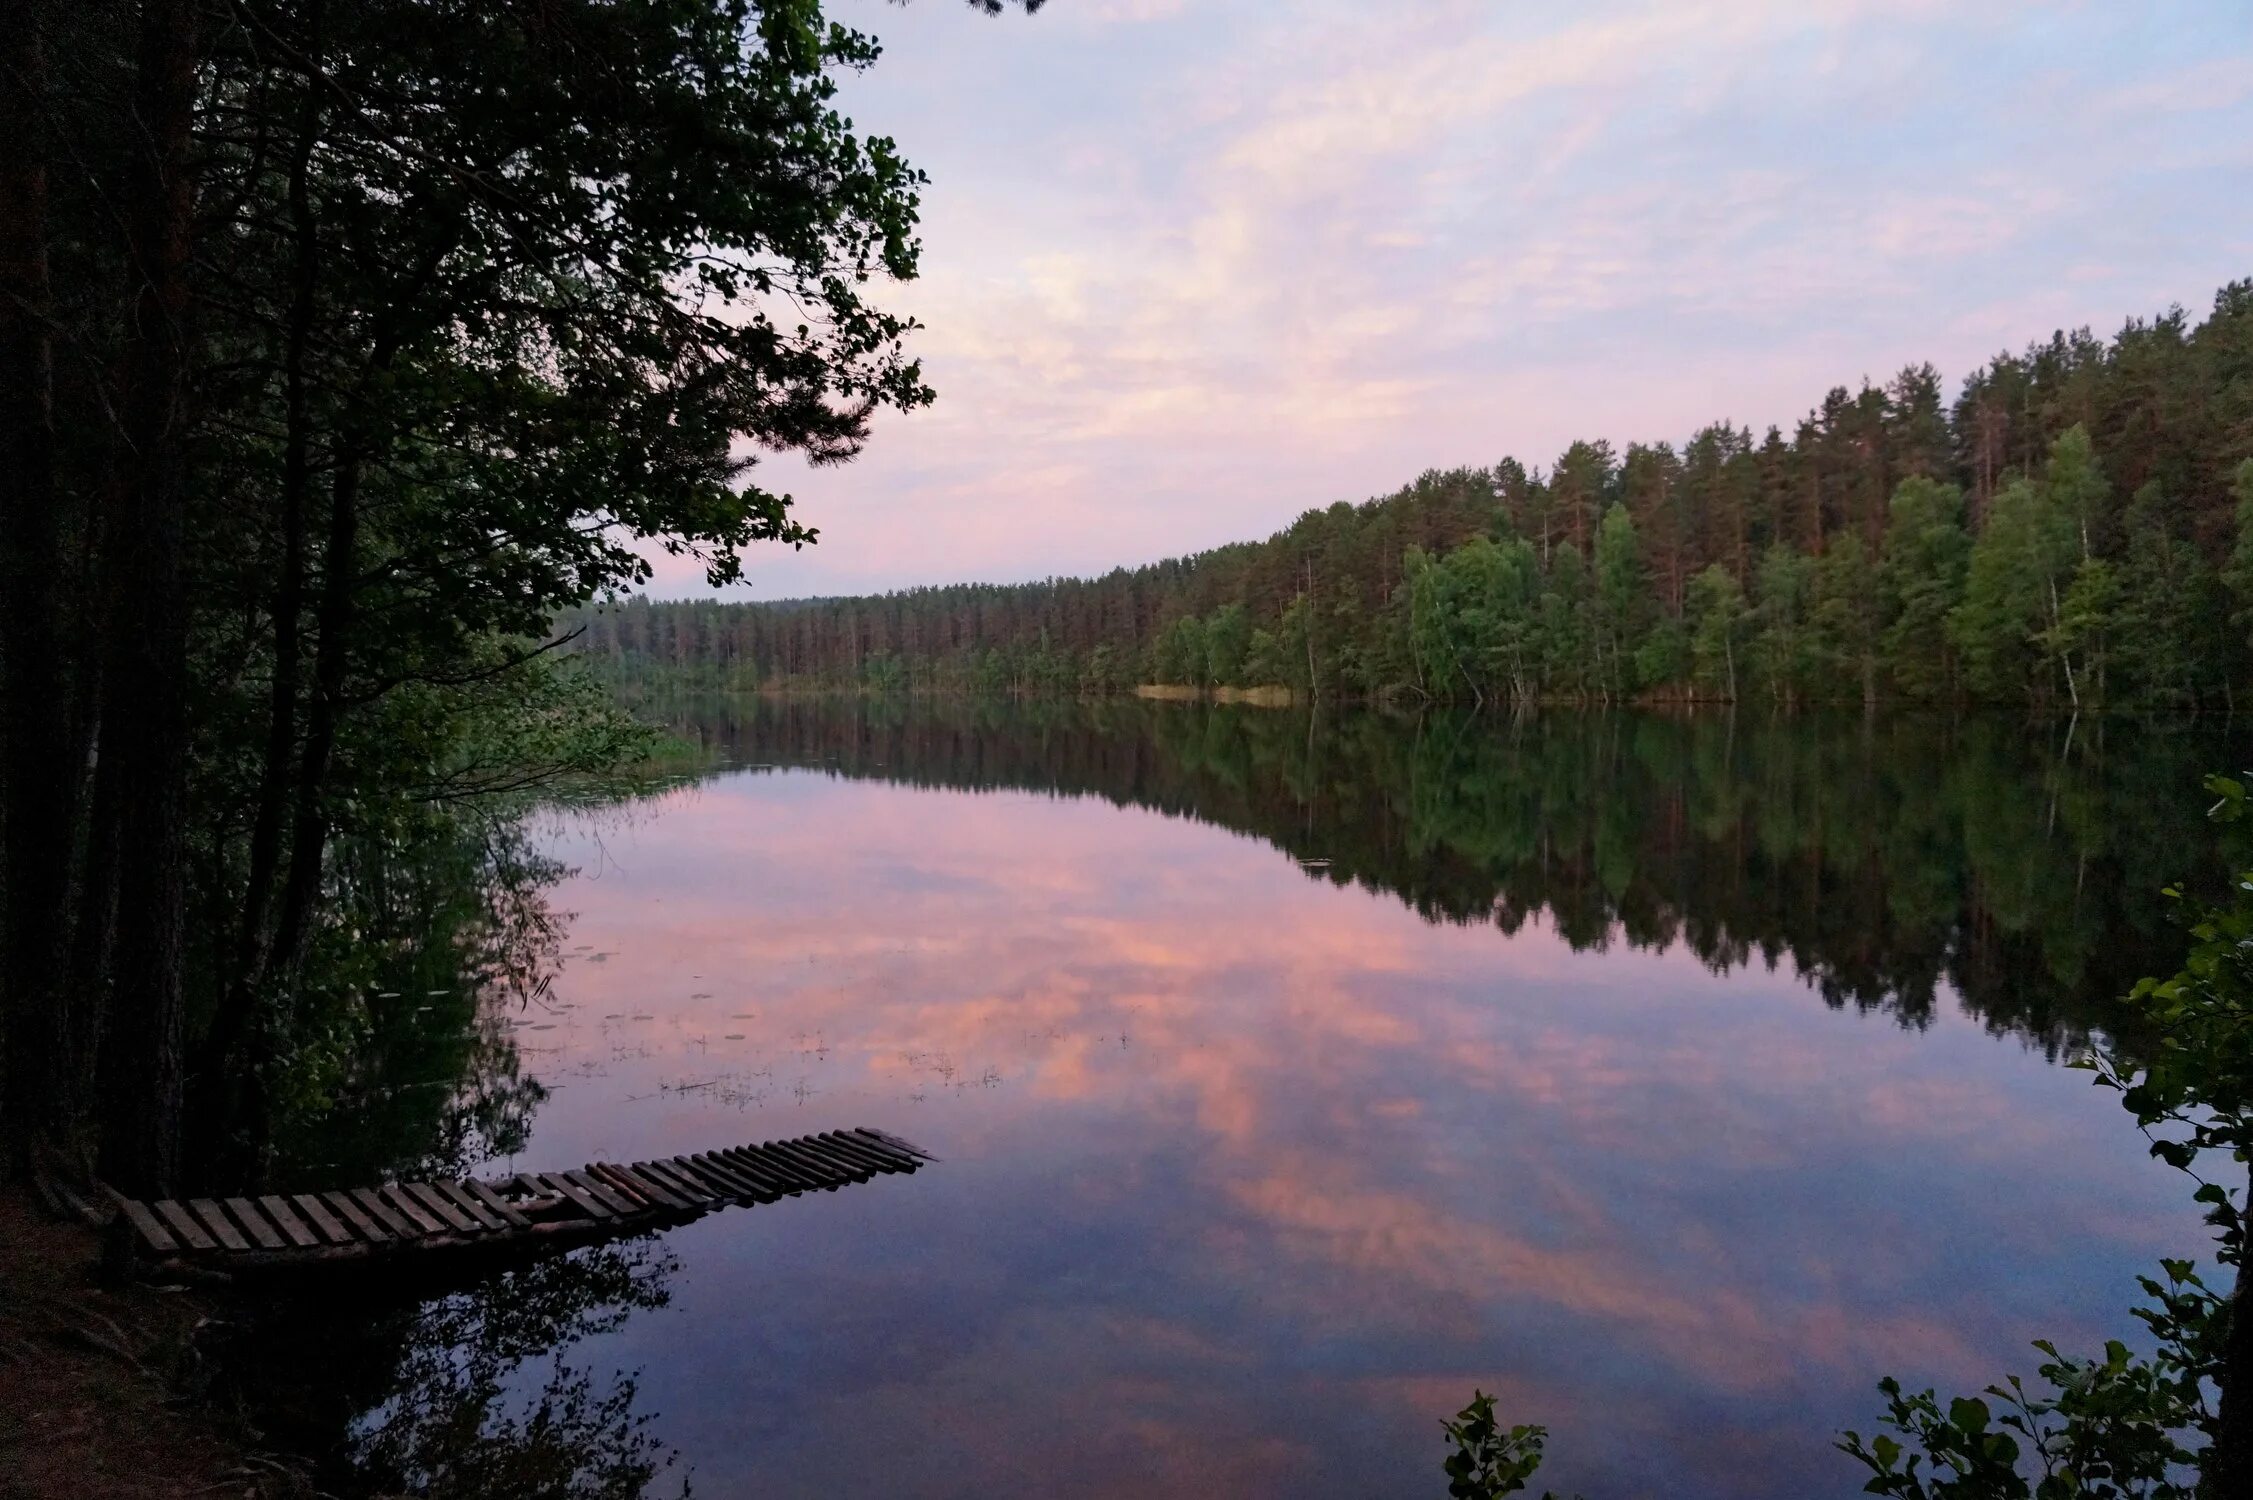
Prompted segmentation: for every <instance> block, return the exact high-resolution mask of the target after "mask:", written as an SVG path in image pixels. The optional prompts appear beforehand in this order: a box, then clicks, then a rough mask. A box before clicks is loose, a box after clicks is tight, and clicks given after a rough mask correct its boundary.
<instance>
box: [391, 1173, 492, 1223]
mask: <svg viewBox="0 0 2253 1500" xmlns="http://www.w3.org/2000/svg"><path fill="white" fill-rule="evenodd" d="M399 1186H400V1187H401V1188H403V1189H405V1190H406V1191H407V1192H409V1193H412V1194H413V1195H414V1199H415V1201H416V1202H417V1203H419V1204H421V1205H422V1206H423V1207H424V1208H427V1209H429V1210H430V1211H431V1212H432V1213H433V1214H435V1215H437V1216H438V1218H439V1220H440V1222H442V1223H443V1224H445V1226H446V1227H447V1228H448V1229H451V1230H453V1231H454V1233H456V1234H476V1233H479V1232H480V1231H481V1230H482V1229H483V1227H484V1226H483V1225H481V1224H479V1223H478V1222H477V1221H476V1220H475V1219H472V1218H471V1217H470V1216H469V1215H468V1214H465V1213H463V1212H462V1211H461V1210H460V1209H458V1208H456V1207H454V1205H453V1204H452V1203H451V1202H449V1201H448V1200H447V1198H446V1195H445V1194H444V1193H441V1192H439V1191H438V1189H436V1188H435V1187H432V1186H431V1185H430V1184H429V1183H427V1182H402V1183H400V1184H399Z"/></svg>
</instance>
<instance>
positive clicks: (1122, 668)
mask: <svg viewBox="0 0 2253 1500" xmlns="http://www.w3.org/2000/svg"><path fill="white" fill-rule="evenodd" d="M565 623H566V625H567V626H570V627H583V628H584V631H585V635H584V637H583V649H584V650H585V651H586V652H587V653H588V654H590V655H591V656H592V657H594V658H595V659H596V660H597V661H598V662H601V661H607V662H609V663H610V664H611V666H612V669H613V670H614V671H616V672H618V673H621V674H634V673H638V672H641V671H644V670H647V669H649V668H651V667H662V668H666V669H669V670H672V671H675V672H679V673H683V674H686V675H689V676H693V677H695V678H698V679H700V680H702V681H704V682H706V683H709V684H710V685H713V686H725V687H752V686H756V687H860V688H869V689H875V690H898V689H918V690H925V689H938V690H981V691H1009V692H1020V693H1022V692H1043V693H1070V692H1104V691H1112V690H1117V689H1119V688H1122V687H1125V686H1128V685H1131V684H1134V683H1138V682H1164V683H1176V684H1189V685H1197V686H1249V685H1266V684H1276V685H1284V686H1289V687H1292V688H1294V689H1296V690H1298V691H1300V692H1310V693H1311V694H1312V695H1313V696H1316V697H1325V698H1327V697H1338V698H1350V697H1380V696H1385V695H1388V694H1394V693H1401V692H1415V693H1421V694H1424V695H1426V696H1428V697H1432V698H1441V699H1460V700H1463V701H1467V702H1468V701H1486V702H1493V701H1501V700H1516V701H1536V700H1551V701H1554V700H1570V701H1621V700H1625V699H1631V698H1638V697H1644V698H1648V697H1707V698H1719V699H1737V698H1751V697H1759V698H1761V699H1764V700H1765V699H1773V700H1777V701H1782V702H1810V701H1818V700H1825V701H1836V700H1841V699H1848V700H1861V701H1871V700H1875V699H1878V698H1881V697H1891V698H1903V699H1911V700H1923V701H1955V702H1961V701H1979V702H1993V703H2022V702H2025V703H2032V704H2035V705H2037V706H2064V705H2068V704H2071V705H2076V706H2080V705H2089V704H2093V703H2104V702H2109V703H2124V702H2135V703H2139V704H2148V705H2176V706H2194V705H2200V704H2218V703H2222V702H2224V701H2226V700H2227V699H2228V698H2229V697H2230V694H2231V688H2232V685H2233V684H2234V683H2236V682H2238V681H2239V680H2241V679H2243V678H2244V677H2245V675H2246V674H2247V671H2248V669H2249V668H2253V652H2249V649H2248V625H2249V623H2253V280H2247V281H2238V282H2233V283H2232V284H2230V285H2229V286H2226V287H2224V288H2223V289H2222V290H2221V291H2220V292H2219V293H2218V294H2217V295H2216V297H2215V300H2214V309H2213V312H2212V314H2211V316H2210V317H2208V318H2207V319H2206V321H2205V322H2203V323H2201V324H2198V325H2196V326H2195V327H2194V326H2193V325H2192V324H2191V323H2190V321H2189V319H2188V317H2187V316H2186V315H2185V314H2184V313H2183V312H2182V310H2181V309H2179V308H2177V309H2173V310H2170V311H2169V312H2167V313H2165V314H2164V315H2162V316H2160V317H2157V318H2155V319H2151V320H2148V321H2146V320H2143V319H2131V320H2130V321H2129V322H2128V324H2127V325H2126V326H2125V327H2124V328H2122V329H2121V331H2120V332H2119V333H2118V334H2117V335H2116V336H2115V337H2114V338H2113V339H2111V340H2110V341H2109V342H2108V341H2106V340H2103V339H2100V338H2097V337H2095V336H2093V335H2092V334H2091V333H2090V332H2088V331H2087V330H2086V329H2084V330H2081V331H2079V332H2076V333H2072V334H2066V333H2059V334H2057V335H2056V336H2054V337H2052V338H2051V339H2050V340H2049V341H2048V342H2047V343H2038V344H2034V345H2032V346H2030V347H2029V348H2028V349H2027V350H2026V351H2025V352H2024V353H2023V354H2016V355H2011V354H2005V355H2000V356H1998V357H1996V358H1995V359H1994V360H1992V361H1990V362H1989V363H1988V364H1987V365H1986V366H1984V367H1983V368H1981V369H1979V370H1978V371H1976V372H1974V373H1973V375H1972V376H1971V378H1970V379H1969V380H1968V381H1966V382H1965V385H1964V388H1963V390H1962V393H1961V394H1960V395H1959V396H1958V397H1957V399H1956V400H1955V402H1954V403H1953V405H1952V406H1951V405H1950V404H1949V403H1947V402H1946V400H1945V399H1944V394H1943V390H1942V381H1941V376H1940V374H1939V372H1938V371H1937V370H1936V369H1934V368H1933V367H1932V366H1931V365H1916V366H1911V367H1910V368H1908V369H1905V370H1903V371H1902V372H1901V373H1900V374H1899V375H1897V376H1895V377H1894V378H1893V379H1892V380H1891V381H1889V382H1888V383H1886V384H1885V385H1883V386H1877V385H1871V384H1869V383H1867V382H1865V383H1864V384H1863V386H1862V388H1861V389H1860V390H1859V391H1858V392H1853V391H1849V390H1847V389H1846V388H1845V387H1839V388H1837V389H1834V390H1833V391H1831V392H1830V394H1829V395H1828V396H1826V397H1825V398H1824V399H1823V402H1822V404H1821V405H1820V406H1818V407H1817V408H1816V409H1815V410H1813V411H1812V412H1810V413H1809V414H1808V415H1807V416H1806V418H1804V419H1803V420H1802V421H1801V422H1800V423H1799V424H1798V428H1797V430H1796V431H1795V432H1793V433H1791V434H1789V435H1787V434H1786V433H1785V432H1784V431H1783V430H1782V429H1780V428H1775V427H1771V428H1770V429H1769V430H1768V432H1767V434H1766V435H1765V437H1763V438H1761V439H1759V440H1757V441H1756V440H1755V439H1754V437H1753V434H1752V433H1751V431H1750V430H1749V429H1746V428H1741V427H1735V426H1732V425H1729V424H1727V423H1721V424H1717V425H1714V426H1710V427H1707V428H1705V429H1703V430H1702V431H1700V432H1698V433H1697V434H1696V435H1695V436H1693V437H1692V438H1691V439H1690V441H1689V442H1688V443H1687V444H1686V445H1685V446H1683V447H1682V448H1680V449H1676V448H1675V447H1673V446H1672V445H1671V444H1667V443H1658V444H1650V445H1646V444H1641V443H1636V444H1631V445H1629V447H1628V448H1627V449H1626V451H1625V452H1624V453H1618V452H1615V451H1614V450H1613V449H1612V447H1611V445H1610V444H1608V443H1606V442H1602V441H1594V442H1576V443H1574V444H1572V445H1571V446H1570V447H1569V448H1567V449H1566V450H1565V451H1564V453H1563V454H1562V455H1560V456H1559V457H1558V458H1557V460H1556V461H1555V463H1554V464H1553V465H1551V467H1550V468H1548V469H1547V470H1546V471H1544V470H1541V469H1538V468H1528V467H1527V466H1526V465H1524V464H1522V463H1520V462H1518V461H1517V460H1515V459H1504V460H1503V461H1502V462H1501V463H1499V464H1497V465H1495V466H1494V467H1493V468H1491V469H1476V468H1474V469H1455V470H1449V471H1445V472H1432V473H1427V474H1425V475H1424V476H1423V477H1422V478H1420V479H1418V480H1417V481H1416V482H1415V483H1414V484H1411V485H1409V486H1408V487H1407V488H1405V489H1403V490H1401V491H1399V492H1398V493H1396V494H1393V495H1389V496H1385V497H1383V498H1380V499H1375V500H1370V501H1367V502H1365V503H1363V504H1360V505H1352V504H1347V503H1345V502H1340V503H1338V504H1335V505H1332V506H1330V507H1329V508H1328V509H1326V510H1313V511H1308V512H1307V513H1306V514H1304V515H1302V516H1301V517H1299V519H1298V520H1297V521H1296V522H1294V523H1293V524H1292V525H1291V526H1290V527H1289V528H1288V529H1287V530H1285V531H1282V532H1280V533H1278V534H1277V535H1275V536H1273V537H1271V538H1269V539H1268V540H1267V541H1264V542H1257V543H1243V544H1238V545H1233V546H1227V547H1222V548H1219V549H1217V550H1214V551H1211V552H1205V553H1199V554H1197V555H1195V556H1193V557H1185V558H1177V559H1173V560H1171V561H1167V562H1161V563H1155V564H1152V565H1149V566H1146V567H1140V568H1132V569H1127V568H1121V569H1118V570H1116V571H1114V572H1112V573H1109V574H1107V575H1105V576H1103V577H1101V578H1095V579H1076V578H1075V579H1053V580H1049V581H1046V582H1042V583H1032V584H1020V585H1010V586H994V585H957V586H951V587H943V588H922V589H910V590H906V591H903V592H899V593H892V594H884V595H880V596H871V597H863V598H849V599H812V600H802V601H791V602H785V603H780V604H772V605H740V604H738V605H722V604H716V603H710V602H696V603H664V604H652V603H649V602H647V601H645V600H635V601H632V602H630V603H627V604H624V605H608V606H603V607H601V608H598V609H594V610H591V611H586V612H582V613H581V614H579V615H577V616H574V617H572V618H571V619H569V620H567V621H566V622H565Z"/></svg>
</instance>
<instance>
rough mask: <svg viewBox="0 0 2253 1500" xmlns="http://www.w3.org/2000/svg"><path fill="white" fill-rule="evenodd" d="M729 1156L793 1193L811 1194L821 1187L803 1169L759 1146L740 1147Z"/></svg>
mask: <svg viewBox="0 0 2253 1500" xmlns="http://www.w3.org/2000/svg"><path fill="white" fill-rule="evenodd" d="M728 1156H729V1158H730V1159H731V1160H736V1161H741V1162H743V1163H744V1164H745V1165H746V1166H749V1167H750V1168H752V1169H753V1170H754V1171H759V1172H764V1173H765V1174H766V1175H767V1176H768V1177H770V1178H772V1179H773V1180H774V1181H776V1182H779V1183H781V1184H782V1185H783V1187H784V1188H786V1189H787V1190H788V1191H790V1192H793V1193H810V1192H812V1191H813V1190H814V1189H816V1188H818V1187H820V1186H821V1183H820V1182H819V1181H818V1180H816V1179H815V1178H813V1177H811V1176H809V1175H808V1174H807V1173H806V1172H805V1170H804V1169H803V1168H800V1167H798V1166H796V1165H795V1164H793V1163H791V1162H789V1161H787V1160H785V1159H784V1158H782V1157H779V1156H776V1155H775V1154H774V1153H773V1152H771V1151H767V1150H765V1149H763V1148H761V1147H758V1146H738V1147H737V1148H736V1149H735V1150H733V1151H731V1152H729V1153H728Z"/></svg>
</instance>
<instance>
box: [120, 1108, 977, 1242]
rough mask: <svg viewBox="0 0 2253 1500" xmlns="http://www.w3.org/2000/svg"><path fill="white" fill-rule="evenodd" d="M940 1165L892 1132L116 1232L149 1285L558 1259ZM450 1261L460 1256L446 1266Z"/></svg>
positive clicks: (229, 1202) (591, 1166)
mask: <svg viewBox="0 0 2253 1500" xmlns="http://www.w3.org/2000/svg"><path fill="white" fill-rule="evenodd" d="M932 1160H935V1158H934V1157H932V1156H930V1155H929V1154H928V1153H926V1152H925V1151H923V1150H922V1149H921V1148H920V1147H917V1146H915V1145H913V1144H911V1143H909V1142H907V1141H903V1140H901V1139H900V1138H899V1137H898V1136H896V1135H890V1134H887V1133H886V1132H884V1131H881V1130H869V1129H855V1130H833V1131H825V1132H823V1133H822V1134H820V1135H805V1136H799V1137H797V1138H795V1139H792V1140H785V1141H768V1142H766V1143H765V1144H763V1145H756V1146H737V1147H733V1148H730V1149H728V1150H723V1151H706V1152H702V1153H699V1154H697V1155H694V1156H674V1157H667V1158H665V1159H664V1160H661V1161H637V1162H633V1163H631V1164H626V1163H620V1162H590V1163H588V1164H587V1165H586V1166H584V1167H581V1168H579V1169H578V1170H577V1171H572V1172H523V1173H519V1174H518V1175H516V1176H514V1177H510V1178H507V1179H505V1180H502V1181H497V1182H480V1181H461V1182H392V1183H386V1184H384V1185H383V1186H381V1187H373V1188H353V1189H351V1190H350V1191H346V1192H320V1193H288V1194H279V1193H268V1194H264V1195H261V1196H258V1197H246V1198H188V1199H185V1200H175V1199H171V1198H164V1199H158V1200H156V1201H153V1202H141V1201H138V1200H134V1199H125V1198H121V1199H119V1200H118V1203H117V1208H118V1214H117V1218H116V1220H115V1221H114V1225H113V1230H112V1232H113V1233H114V1234H115V1235H116V1236H117V1240H116V1250H117V1253H118V1254H119V1255H120V1256H121V1257H122V1258H123V1259H124V1261H125V1263H126V1268H127V1269H128V1270H129V1271H131V1272H133V1273H135V1274H140V1275H181V1274H187V1275H210V1274H220V1275H231V1274H234V1273H238V1272H260V1271H268V1270H282V1269H287V1268H291V1267H301V1266H314V1265H322V1264H328V1263H332V1262H339V1261H343V1262H377V1261H381V1262H391V1263H399V1262H402V1261H407V1260H411V1261H414V1262H417V1263H419V1262H421V1261H423V1260H424V1258H425V1256H426V1253H430V1254H434V1253H437V1252H462V1253H469V1254H474V1253H475V1252H477V1251H480V1250H484V1251H500V1252H503V1253H511V1252H516V1251H525V1250H535V1249H544V1248H560V1247H562V1246H566V1245H572V1244H579V1243H584V1242H586V1241H590V1240H600V1239H608V1238H611V1237H613V1236H617V1235H626V1234H639V1233H643V1232H645V1231H648V1230H653V1229H662V1228H666V1227H669V1226H671V1225H674V1224H680V1223H685V1222H686V1221H688V1220H690V1219H694V1218H697V1217H699V1216H700V1215H703V1214H706V1213H709V1212H711V1211H713V1210H714V1209H719V1208H724V1207H727V1206H728V1205H730V1204H759V1203H773V1202H775V1201H776V1200H777V1199H781V1198H789V1197H795V1196H796V1195H798V1194H800V1193H811V1192H834V1191H835V1190H836V1189H838V1188H841V1187H844V1186H846V1185H848V1184H850V1183H856V1182H867V1181H869V1180H870V1179H871V1178H874V1177H878V1176H881V1175H883V1174H885V1173H889V1172H913V1171H914V1170H915V1169H916V1168H917V1167H919V1166H921V1165H922V1164H923V1163H925V1162H927V1161H932ZM449 1258H450V1257H449Z"/></svg>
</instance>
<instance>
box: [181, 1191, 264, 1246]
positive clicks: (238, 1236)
mask: <svg viewBox="0 0 2253 1500" xmlns="http://www.w3.org/2000/svg"><path fill="white" fill-rule="evenodd" d="M188 1211H189V1212H190V1213H193V1214H194V1215H195V1216H196V1221H197V1222H198V1223H200V1224H202V1225H203V1227H204V1228H206V1229H208V1230H210V1231H211V1237H212V1238H213V1239H215V1240H217V1241H218V1242H219V1243H220V1244H221V1245H222V1246H224V1247H225V1248H227V1249H229V1250H248V1249H249V1248H250V1241H248V1240H246V1239H244V1238H243V1237H242V1231H241V1230H239V1229H237V1228H235V1226H234V1224H233V1222H232V1221H230V1220H229V1219H228V1217H227V1216H226V1215H225V1214H224V1213H222V1212H220V1209H219V1205H218V1204H216V1203H214V1202H212V1201H211V1200H210V1199H209V1198H190V1199H189V1200H188Z"/></svg>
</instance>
